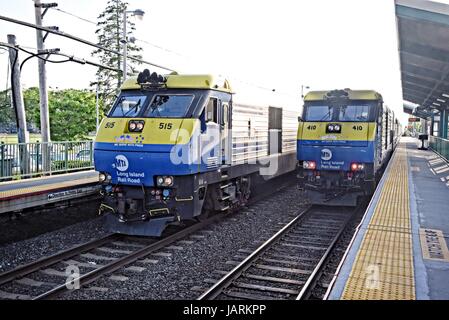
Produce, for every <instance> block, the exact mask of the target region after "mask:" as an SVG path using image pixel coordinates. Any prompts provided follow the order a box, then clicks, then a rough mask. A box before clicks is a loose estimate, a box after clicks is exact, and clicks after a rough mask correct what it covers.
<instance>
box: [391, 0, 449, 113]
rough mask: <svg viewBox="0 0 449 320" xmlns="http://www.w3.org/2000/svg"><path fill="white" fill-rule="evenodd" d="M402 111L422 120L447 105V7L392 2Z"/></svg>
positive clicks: (411, 0)
mask: <svg viewBox="0 0 449 320" xmlns="http://www.w3.org/2000/svg"><path fill="white" fill-rule="evenodd" d="M395 6H396V18H397V28H398V41H399V55H400V63H401V79H402V95H403V99H404V101H406V103H405V104H404V112H406V113H409V114H414V115H416V116H419V117H422V118H426V117H429V116H431V115H432V114H434V113H437V112H440V111H441V110H443V109H447V108H448V106H449V5H446V4H442V3H437V2H432V1H425V0H395Z"/></svg>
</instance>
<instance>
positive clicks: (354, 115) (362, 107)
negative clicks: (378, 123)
mask: <svg viewBox="0 0 449 320" xmlns="http://www.w3.org/2000/svg"><path fill="white" fill-rule="evenodd" d="M376 103H377V102H366V103H359V102H357V103H353V104H348V105H343V106H327V105H324V104H323V103H321V104H316V103H314V104H306V105H305V108H304V121H313V122H320V121H323V122H328V121H341V122H367V121H374V120H373V119H374V111H375V110H376V108H375V105H376Z"/></svg>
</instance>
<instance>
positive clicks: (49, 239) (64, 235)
mask: <svg viewBox="0 0 449 320" xmlns="http://www.w3.org/2000/svg"><path fill="white" fill-rule="evenodd" d="M106 234H108V232H107V231H106V230H105V229H104V228H103V218H102V217H99V218H96V219H92V220H89V221H83V222H80V223H77V224H73V225H71V226H68V227H65V228H62V229H59V230H56V231H51V232H47V233H45V234H42V235H40V236H37V237H34V238H31V239H27V240H23V241H19V242H15V243H11V244H7V245H3V246H0V272H5V271H8V270H10V269H13V268H15V267H17V266H19V265H22V264H26V263H30V262H33V261H35V260H37V259H40V258H42V257H45V256H49V255H53V254H55V253H57V252H59V251H62V250H66V249H69V248H71V247H73V246H75V245H78V244H82V243H85V242H88V241H89V240H93V239H98V238H101V237H102V236H104V235H106Z"/></svg>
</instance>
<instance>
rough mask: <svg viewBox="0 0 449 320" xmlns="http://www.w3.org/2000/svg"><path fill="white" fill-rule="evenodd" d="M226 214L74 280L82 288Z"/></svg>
mask: <svg viewBox="0 0 449 320" xmlns="http://www.w3.org/2000/svg"><path fill="white" fill-rule="evenodd" d="M224 217H225V215H215V216H213V217H212V218H209V219H207V220H205V221H203V222H199V223H196V224H194V225H192V226H190V227H187V228H186V229H183V230H181V231H179V232H177V233H175V234H172V235H170V236H168V237H167V238H164V239H161V240H159V241H157V242H155V243H152V244H150V245H148V246H146V247H144V248H142V249H139V250H137V251H135V252H133V253H131V254H129V255H126V256H125V257H122V258H118V259H117V260H114V261H112V262H111V263H109V264H107V265H105V266H103V267H100V268H98V269H95V270H93V271H90V272H88V273H86V274H84V275H81V276H79V277H78V278H74V279H71V281H73V282H78V283H79V287H80V288H81V287H82V286H84V285H87V284H89V283H91V282H92V281H95V280H96V279H98V278H100V277H102V276H104V275H106V274H109V273H111V272H114V271H116V270H117V269H120V268H121V267H123V266H125V265H128V264H130V263H132V262H135V261H136V260H138V259H141V258H144V257H145V256H147V255H149V254H150V253H152V252H154V251H157V250H159V249H162V248H164V247H166V246H168V245H170V244H172V243H173V242H175V241H177V240H180V239H182V238H185V237H186V236H188V235H190V234H192V233H194V232H196V231H198V230H200V229H202V228H204V227H206V226H208V225H210V224H213V223H216V222H218V221H220V220H222V219H224ZM71 290H73V289H69V288H68V287H67V283H65V284H63V285H60V286H58V287H56V288H54V289H52V290H49V291H47V292H45V293H43V294H41V295H39V296H37V297H34V298H33V299H32V300H41V299H54V298H55V297H57V296H58V295H60V294H62V293H64V292H67V291H71Z"/></svg>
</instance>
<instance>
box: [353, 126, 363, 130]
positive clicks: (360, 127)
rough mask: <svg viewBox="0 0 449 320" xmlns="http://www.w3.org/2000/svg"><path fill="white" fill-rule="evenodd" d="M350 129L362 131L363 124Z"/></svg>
mask: <svg viewBox="0 0 449 320" xmlns="http://www.w3.org/2000/svg"><path fill="white" fill-rule="evenodd" d="M352 129H353V130H357V131H362V130H363V126H353V127H352Z"/></svg>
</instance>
